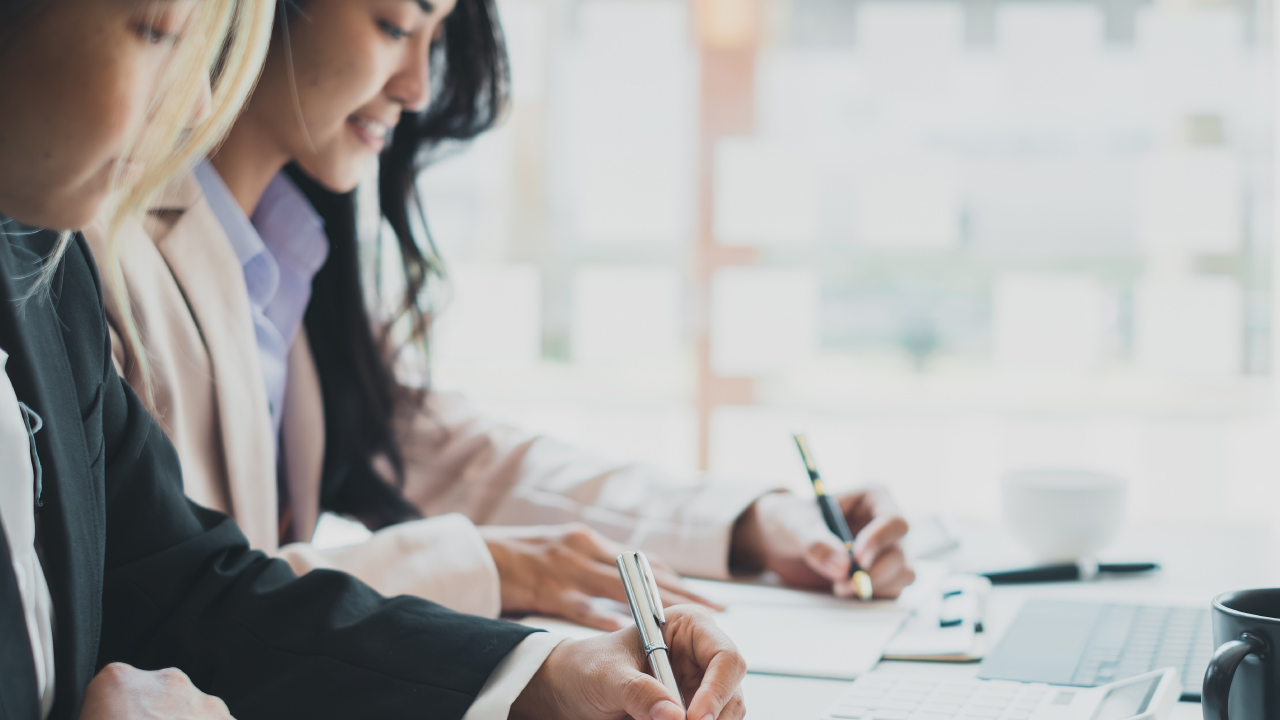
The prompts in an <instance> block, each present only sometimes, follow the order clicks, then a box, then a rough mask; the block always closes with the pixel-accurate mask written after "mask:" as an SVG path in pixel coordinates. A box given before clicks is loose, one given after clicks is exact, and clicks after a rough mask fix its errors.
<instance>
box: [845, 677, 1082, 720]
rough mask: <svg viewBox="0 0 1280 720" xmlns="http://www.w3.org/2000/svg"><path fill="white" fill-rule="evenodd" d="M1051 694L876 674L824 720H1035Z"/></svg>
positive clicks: (1041, 689)
mask: <svg viewBox="0 0 1280 720" xmlns="http://www.w3.org/2000/svg"><path fill="white" fill-rule="evenodd" d="M1059 690H1060V688H1059ZM1049 692H1050V687H1049V686H1048V685H1046V684H1044V683H1020V682H1009V681H1005V680H954V679H952V680H930V679H929V678H927V677H921V676H906V677H895V676H894V675H892V674H888V673H885V672H883V671H876V672H871V673H868V674H866V675H863V676H862V677H860V678H858V679H857V680H854V681H853V683H851V684H850V685H849V689H848V690H846V691H845V694H844V695H843V696H841V697H840V699H839V700H837V701H836V703H835V704H834V705H832V707H831V709H830V710H828V711H827V712H826V714H825V715H823V716H822V717H823V720H1030V719H1031V716H1032V714H1033V713H1034V712H1035V710H1036V708H1037V707H1039V706H1040V705H1041V704H1042V703H1043V702H1044V700H1045V697H1046V695H1047V694H1048V693H1049Z"/></svg>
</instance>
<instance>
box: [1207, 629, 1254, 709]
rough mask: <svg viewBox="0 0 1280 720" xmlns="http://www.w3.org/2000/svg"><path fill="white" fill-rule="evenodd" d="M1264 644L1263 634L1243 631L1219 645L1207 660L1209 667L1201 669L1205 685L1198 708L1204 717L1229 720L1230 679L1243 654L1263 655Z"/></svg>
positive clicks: (1233, 678) (1232, 677) (1233, 676)
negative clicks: (1210, 658) (1237, 636)
mask: <svg viewBox="0 0 1280 720" xmlns="http://www.w3.org/2000/svg"><path fill="white" fill-rule="evenodd" d="M1266 654H1267V644H1266V642H1264V641H1263V639H1262V638H1260V637H1258V636H1257V635H1251V634H1250V633H1243V634H1241V635H1240V637H1239V638H1237V639H1235V640H1228V641H1226V642H1224V643H1222V645H1220V646H1219V647H1218V649H1217V651H1216V652H1214V653H1213V659H1212V660H1210V661H1209V669H1208V670H1205V672H1204V688H1203V692H1202V695H1201V697H1202V700H1201V704H1200V707H1201V710H1202V711H1203V712H1204V720H1228V718H1227V700H1228V696H1229V695H1230V693H1231V681H1232V680H1235V678H1236V668H1238V667H1240V663H1241V661H1243V660H1244V658H1245V656H1246V655H1257V656H1258V657H1260V658H1261V657H1265V656H1266Z"/></svg>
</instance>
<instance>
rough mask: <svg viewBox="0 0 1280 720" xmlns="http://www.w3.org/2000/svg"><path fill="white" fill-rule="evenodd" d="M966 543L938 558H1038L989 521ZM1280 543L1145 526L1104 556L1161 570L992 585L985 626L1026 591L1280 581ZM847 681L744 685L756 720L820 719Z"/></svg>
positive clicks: (955, 563)
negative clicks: (1097, 578) (1119, 576)
mask: <svg viewBox="0 0 1280 720" xmlns="http://www.w3.org/2000/svg"><path fill="white" fill-rule="evenodd" d="M957 525H958V527H957V534H958V535H959V536H960V538H961V547H960V549H958V550H957V551H954V552H952V553H949V554H948V555H946V556H943V557H941V558H939V559H940V560H942V561H944V562H946V563H947V564H948V565H949V566H950V567H952V568H953V569H957V570H983V569H987V570H991V569H999V568H1013V567H1020V566H1023V565H1030V564H1032V563H1031V561H1030V558H1028V557H1026V555H1025V554H1024V553H1023V552H1022V551H1021V550H1020V549H1019V548H1018V545H1017V543H1016V542H1015V541H1014V540H1013V538H1011V537H1009V536H1008V535H1007V534H1006V533H1005V532H1004V531H1003V530H1000V529H999V528H998V527H996V526H995V524H994V523H991V524H985V525H984V524H981V523H957ZM1278 548H1280V543H1278V542H1277V539H1276V537H1275V536H1273V534H1272V533H1271V532H1269V531H1268V530H1267V529H1266V528H1260V527H1248V526H1245V527H1239V526H1234V527H1196V528H1182V527H1171V526H1165V527H1139V528H1134V529H1132V530H1130V531H1129V532H1127V533H1126V534H1125V536H1124V537H1122V538H1121V539H1120V540H1118V541H1117V542H1116V543H1115V544H1114V545H1113V546H1112V547H1111V548H1109V549H1108V550H1107V551H1106V552H1104V553H1103V555H1102V557H1103V559H1104V560H1114V561H1124V560H1133V561H1141V560H1154V561H1157V562H1159V563H1161V565H1162V569H1161V570H1160V571H1159V572H1157V573H1152V574H1147V575H1145V576H1141V577H1134V578H1123V579H1106V580H1102V581H1097V582H1092V583H1048V584H1040V585H1020V586H1005V587H996V588H993V590H992V594H991V597H990V598H989V602H988V607H987V613H986V618H985V623H984V624H985V627H986V634H987V641H988V643H989V644H993V643H994V642H995V641H997V640H998V639H999V637H1000V634H1001V633H1002V632H1004V630H1005V628H1007V627H1008V626H1009V623H1010V622H1011V621H1012V619H1013V617H1014V616H1015V615H1016V614H1017V611H1018V608H1019V607H1020V606H1021V605H1022V603H1023V601H1025V600H1026V599H1027V598H1028V597H1043V596H1049V597H1075V598H1111V599H1127V600H1136V601H1141V602H1168V603H1176V604H1187V605H1200V606H1208V604H1209V602H1210V601H1211V600H1212V598H1213V597H1214V596H1215V595H1217V594H1219V593H1222V592H1226V591H1228V590H1238V589H1241V588H1248V587H1267V586H1277V585H1280V567H1278V566H1277V564H1276V563H1277V559H1280V553H1276V552H1275V550H1276V549H1278ZM894 665H895V666H896V667H898V668H900V669H903V670H907V671H910V672H921V673H929V674H932V675H934V676H937V675H940V674H946V675H948V676H952V677H971V676H973V675H974V674H976V673H977V671H978V665H977V663H968V664H946V663H894ZM847 684H848V683H847V682H844V681H833V680H816V679H809V678H793V677H782V676H773V675H755V674H751V675H748V676H747V678H746V681H745V682H744V683H743V690H744V694H745V696H746V701H747V717H748V718H750V719H751V720H817V718H819V717H820V716H821V714H822V713H823V711H825V710H826V709H827V708H828V707H830V706H831V704H832V703H833V702H834V701H835V699H836V698H837V697H839V695H840V693H841V691H842V690H843V688H844V687H845V686H846V685H847ZM1200 717H1201V715H1200V705H1199V703H1178V704H1177V706H1176V707H1175V708H1174V711H1173V714H1172V717H1171V720H1197V719H1198V718H1200Z"/></svg>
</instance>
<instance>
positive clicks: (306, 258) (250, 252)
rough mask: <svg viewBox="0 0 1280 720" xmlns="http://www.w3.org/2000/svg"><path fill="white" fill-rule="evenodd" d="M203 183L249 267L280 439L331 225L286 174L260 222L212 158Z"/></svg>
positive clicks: (268, 195)
mask: <svg viewBox="0 0 1280 720" xmlns="http://www.w3.org/2000/svg"><path fill="white" fill-rule="evenodd" d="M196 179H198V180H199V181H200V187H201V188H202V189H203V190H204V194H205V198H206V199H208V201H209V207H210V209H212V210H213V214H214V215H215V216H216V217H217V218H218V222H219V223H221V224H222V229H223V230H224V231H225V232H226V234H227V239H228V240H229V241H230V242H231V247H232V249H233V250H234V251H235V254H236V257H237V258H238V259H239V260H240V265H241V266H242V267H243V268H244V281H245V285H246V286H247V287H248V289H249V307H250V308H251V310H252V313H253V330H254V334H255V336H256V338H257V341H258V357H259V360H260V364H261V365H262V377H263V380H264V381H265V382H266V386H267V400H268V402H270V403H271V421H272V424H273V425H274V428H275V432H276V436H277V437H278V436H279V434H280V421H281V410H282V408H283V406H284V389H285V384H286V380H287V373H288V359H289V347H290V346H291V345H292V344H293V339H294V337H295V336H296V335H297V334H298V328H299V327H301V325H302V316H303V313H305V312H306V309H307V303H308V302H310V301H311V279H312V278H313V277H315V274H316V272H318V271H319V270H320V266H321V265H323V264H324V261H325V258H326V257H328V255H329V241H328V238H327V237H325V234H324V221H323V220H321V219H320V216H319V215H318V214H316V211H315V208H313V207H312V206H311V203H310V202H308V201H307V199H306V197H304V196H303V194H302V191H300V190H298V187H297V186H296V185H294V184H293V181H291V180H290V179H289V178H288V177H287V176H286V175H285V174H284V173H283V172H281V173H279V174H278V175H276V176H275V177H274V178H272V180H271V184H270V185H268V186H267V190H266V192H264V193H263V194H262V199H261V200H260V201H259V202H258V207H257V208H256V209H254V211H253V217H252V218H249V217H246V216H245V214H244V211H243V210H242V209H241V208H240V205H239V204H238V203H237V202H236V199H235V197H233V196H232V195H231V191H230V190H228V189H227V186H226V183H224V182H222V178H221V177H220V176H219V175H218V171H217V170H214V168H213V165H211V164H210V163H209V161H207V160H205V161H202V162H201V163H200V165H199V166H197V167H196Z"/></svg>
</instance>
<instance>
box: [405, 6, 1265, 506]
mask: <svg viewBox="0 0 1280 720" xmlns="http://www.w3.org/2000/svg"><path fill="white" fill-rule="evenodd" d="M499 8H500V12H501V15H502V22H503V25H504V27H505V30H506V34H507V41H508V44H509V47H510V52H511V57H512V63H513V93H514V99H515V101H514V106H513V108H512V111H511V112H510V114H509V116H508V117H507V119H506V121H505V122H504V123H503V125H502V127H501V128H500V129H498V130H496V131H494V132H492V133H490V134H488V135H487V136H484V137H483V138H481V139H480V140H478V141H477V142H475V143H473V144H472V145H470V146H469V147H465V148H447V149H445V150H446V151H445V152H443V153H441V157H440V158H439V160H438V161H437V162H436V163H435V164H434V165H433V166H432V167H431V168H430V169H429V170H428V171H427V172H426V173H425V174H424V176H423V178H422V188H423V192H424V195H425V199H426V211H427V217H428V221H429V224H430V227H431V231H432V234H433V236H434V238H435V240H436V242H437V244H438V246H439V249H440V252H441V254H442V255H443V258H444V260H445V263H446V267H447V270H448V272H449V280H450V282H449V286H448V288H447V289H446V290H445V291H444V292H440V293H438V297H437V298H436V299H435V302H436V306H437V308H438V309H439V312H440V314H439V317H438V321H437V323H436V326H435V330H434V334H433V341H432V355H433V357H432V367H433V372H434V374H433V378H432V381H433V383H434V386H435V387H436V388H437V389H440V390H457V391H462V392H465V393H466V394H467V395H468V396H469V397H470V398H471V399H472V401H473V402H474V403H476V404H477V405H479V406H480V407H481V408H483V409H484V410H486V411H487V412H488V413H490V414H492V415H494V416H497V417H500V418H503V419H506V420H509V421H511V422H513V423H516V424H519V425H521V426H523V427H525V428H528V429H531V430H537V431H541V432H545V433H547V434H550V435H554V436H556V437H559V438H561V439H564V440H568V441H571V442H574V443H577V444H580V445H583V446H586V447H588V448H591V449H593V450H596V451H598V452H601V453H605V454H607V455H610V456H612V457H615V458H617V459H619V460H636V461H644V462H649V463H653V464H656V465H659V466H661V467H664V468H667V469H669V470H671V471H673V472H678V473H682V474H689V475H692V474H693V473H695V472H697V471H699V470H707V471H710V472H713V473H716V474H718V475H723V476H727V477H730V478H741V479H743V481H747V480H756V479H765V480H772V481H774V482H778V483H782V484H787V485H794V486H796V487H797V488H800V489H804V488H805V476H804V474H803V469H802V467H801V465H800V461H799V460H798V458H797V456H796V452H795V449H794V447H793V445H792V444H791V441H790V436H789V433H791V432H794V431H797V430H803V431H806V432H808V434H809V436H810V440H811V442H812V444H813V447H814V450H815V454H816V456H817V459H818V462H819V464H820V465H821V466H822V468H823V471H824V475H825V476H827V477H828V485H829V486H833V487H835V488H836V489H839V488H844V487H851V486H854V485H856V484H859V483H864V482H877V483H881V484H883V485H885V486H886V487H888V488H890V489H891V490H892V491H893V492H894V493H895V494H896V496H897V498H898V499H899V501H900V502H901V504H902V505H903V508H904V510H905V511H906V512H907V514H908V516H909V517H920V516H926V515H933V514H939V513H941V514H945V515H957V516H964V517H975V518H990V517H996V516H998V514H999V479H1000V476H1001V474H1002V473H1004V472H1005V471H1007V470H1010V469H1014V468H1027V467H1077V468H1090V469H1096V470H1104V471H1110V472H1113V473H1116V474H1118V475H1121V476H1123V477H1125V478H1127V479H1128V480H1129V483H1130V517H1131V518H1132V519H1134V520H1138V521H1143V522H1147V523H1180V522H1185V521H1187V520H1189V519H1196V520H1199V521H1203V522H1211V523H1225V522H1228V521H1232V522H1249V523H1259V522H1264V521H1265V520H1267V519H1268V518H1269V517H1271V516H1274V515H1275V514H1276V513H1275V512H1274V508H1275V507H1276V504H1277V501H1280V482H1277V480H1278V479H1280V417H1278V416H1277V407H1278V405H1277V398H1278V394H1277V384H1276V382H1275V379H1274V375H1275V366H1276V358H1277V353H1276V350H1277V347H1280V346H1278V345H1277V343H1278V342H1280V338H1277V337H1276V333H1275V332H1273V326H1274V325H1273V318H1274V317H1275V315H1276V312H1277V307H1278V306H1277V298H1276V296H1275V293H1274V291H1273V287H1274V283H1273V278H1274V277H1275V267H1276V258H1275V256H1274V253H1273V236H1274V234H1275V232H1276V227H1275V222H1274V217H1275V196H1276V188H1275V172H1274V170H1275V166H1276V149H1275V140H1274V138H1275V120H1276V119H1275V116H1274V106H1275V95H1276V91H1275V77H1274V70H1273V63H1274V59H1273V55H1272V34H1273V33H1272V25H1273V20H1272V8H1271V3H1270V2H1268V0H1079V1H1075V2H1059V1H1056V0H945V1H935V0H499ZM806 492H807V490H806Z"/></svg>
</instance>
